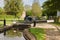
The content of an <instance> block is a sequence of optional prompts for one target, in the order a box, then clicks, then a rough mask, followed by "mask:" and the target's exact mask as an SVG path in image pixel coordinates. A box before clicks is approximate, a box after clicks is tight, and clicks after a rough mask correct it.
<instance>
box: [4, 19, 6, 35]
mask: <svg viewBox="0 0 60 40" xmlns="http://www.w3.org/2000/svg"><path fill="white" fill-rule="evenodd" d="M5 26H6V20H5V19H4V27H5ZM5 35H6V31H5V30H4V36H5Z"/></svg>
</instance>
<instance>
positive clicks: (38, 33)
mask: <svg viewBox="0 0 60 40" xmlns="http://www.w3.org/2000/svg"><path fill="white" fill-rule="evenodd" d="M29 31H30V32H31V33H32V34H33V35H35V37H36V39H37V40H45V32H44V29H41V28H30V29H29Z"/></svg>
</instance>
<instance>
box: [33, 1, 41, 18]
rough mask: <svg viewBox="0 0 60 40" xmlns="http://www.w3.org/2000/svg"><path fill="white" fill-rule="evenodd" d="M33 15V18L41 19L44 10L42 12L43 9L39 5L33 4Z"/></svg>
mask: <svg viewBox="0 0 60 40" xmlns="http://www.w3.org/2000/svg"><path fill="white" fill-rule="evenodd" d="M32 14H33V16H38V17H41V15H42V10H41V7H40V5H39V3H37V2H34V3H33V4H32Z"/></svg>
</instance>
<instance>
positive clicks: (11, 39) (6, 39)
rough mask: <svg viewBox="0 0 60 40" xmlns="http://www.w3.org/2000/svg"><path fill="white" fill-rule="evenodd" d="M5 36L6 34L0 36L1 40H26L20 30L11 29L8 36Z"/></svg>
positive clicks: (7, 33)
mask: <svg viewBox="0 0 60 40" xmlns="http://www.w3.org/2000/svg"><path fill="white" fill-rule="evenodd" d="M3 34H4V33H1V34H0V40H25V38H24V37H23V34H22V32H20V31H18V30H13V29H11V30H9V31H7V32H6V36H4V35H3Z"/></svg>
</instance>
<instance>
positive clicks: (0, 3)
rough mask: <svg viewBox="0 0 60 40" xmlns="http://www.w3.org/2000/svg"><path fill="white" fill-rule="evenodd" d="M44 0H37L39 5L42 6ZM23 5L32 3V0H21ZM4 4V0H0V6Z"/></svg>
mask: <svg viewBox="0 0 60 40" xmlns="http://www.w3.org/2000/svg"><path fill="white" fill-rule="evenodd" d="M44 1H46V0H39V3H40V5H41V6H42V4H43V2H44ZM23 3H24V5H32V3H33V0H23ZM3 6H4V0H0V7H3Z"/></svg>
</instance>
